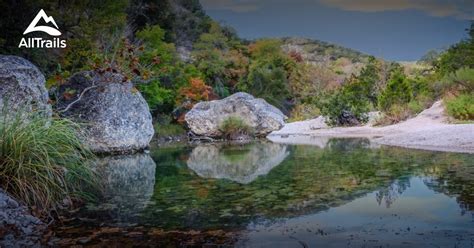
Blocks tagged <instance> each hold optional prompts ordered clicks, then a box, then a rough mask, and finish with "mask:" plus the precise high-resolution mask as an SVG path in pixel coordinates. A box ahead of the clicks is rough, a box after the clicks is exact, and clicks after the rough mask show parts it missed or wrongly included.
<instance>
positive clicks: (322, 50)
mask: <svg viewBox="0 0 474 248" xmlns="http://www.w3.org/2000/svg"><path fill="white" fill-rule="evenodd" d="M281 40H282V42H283V44H284V45H283V49H284V50H285V51H287V52H289V51H297V52H299V53H301V55H302V56H303V58H304V59H305V60H306V61H307V62H312V63H326V64H327V63H329V62H331V61H336V60H337V59H340V58H347V59H349V60H350V61H351V62H352V63H358V62H361V63H367V60H368V58H369V55H368V54H365V53H362V52H359V51H357V50H354V49H351V48H346V47H343V46H339V45H336V44H331V43H329V42H325V41H320V40H315V39H307V38H298V37H286V38H282V39H281Z"/></svg>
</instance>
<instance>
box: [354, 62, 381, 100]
mask: <svg viewBox="0 0 474 248" xmlns="http://www.w3.org/2000/svg"><path fill="white" fill-rule="evenodd" d="M379 73H380V68H379V64H378V61H377V60H376V59H375V57H369V62H368V63H367V64H366V66H365V67H364V68H362V71H361V72H360V75H359V76H358V77H357V80H358V81H359V82H360V88H359V89H358V90H362V92H361V93H362V94H364V95H365V97H366V98H367V99H368V100H369V101H370V103H372V105H373V106H377V96H378V93H379V92H377V89H376V86H377V83H378V82H379V81H380V76H379Z"/></svg>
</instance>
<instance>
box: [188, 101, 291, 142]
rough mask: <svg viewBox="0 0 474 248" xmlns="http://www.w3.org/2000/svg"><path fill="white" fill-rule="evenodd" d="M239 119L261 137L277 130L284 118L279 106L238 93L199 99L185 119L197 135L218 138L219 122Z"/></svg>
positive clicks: (219, 132)
mask: <svg viewBox="0 0 474 248" xmlns="http://www.w3.org/2000/svg"><path fill="white" fill-rule="evenodd" d="M231 116H235V117H239V118H241V119H242V120H243V121H244V122H245V123H246V124H247V125H249V126H250V127H251V128H253V130H254V131H255V135H257V136H264V135H266V134H268V133H270V132H272V131H276V130H279V129H280V128H282V127H283V125H284V124H285V119H286V118H287V117H286V116H285V115H284V114H283V113H282V112H281V111H280V110H279V109H277V108H276V107H274V106H272V105H270V104H268V103H267V102H266V101H265V100H263V99H260V98H254V97H253V96H252V95H250V94H247V93H243V92H239V93H235V94H233V95H231V96H229V97H227V98H224V99H222V100H215V101H209V102H200V103H198V104H196V105H195V106H194V107H193V108H192V109H191V111H189V112H188V113H187V114H186V116H185V120H186V123H187V124H188V126H189V128H190V129H191V131H192V132H193V133H194V134H196V135H199V136H207V137H220V136H222V132H221V130H219V128H220V126H221V124H222V122H223V121H224V120H225V119H227V118H229V117H231Z"/></svg>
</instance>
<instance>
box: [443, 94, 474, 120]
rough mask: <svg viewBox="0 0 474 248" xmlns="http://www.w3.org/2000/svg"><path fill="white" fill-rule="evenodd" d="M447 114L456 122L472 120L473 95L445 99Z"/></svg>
mask: <svg viewBox="0 0 474 248" xmlns="http://www.w3.org/2000/svg"><path fill="white" fill-rule="evenodd" d="M445 105H446V110H447V112H448V114H449V115H450V116H452V117H454V118H456V119H458V120H474V93H464V94H461V95H459V96H457V97H454V98H448V99H445Z"/></svg>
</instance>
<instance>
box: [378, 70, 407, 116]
mask: <svg viewBox="0 0 474 248" xmlns="http://www.w3.org/2000/svg"><path fill="white" fill-rule="evenodd" d="M411 99H412V89H411V87H410V83H409V80H408V79H407V78H406V76H405V74H404V73H403V71H401V70H400V69H395V70H394V71H393V72H392V73H391V76H390V80H389V82H388V84H387V87H386V89H385V90H384V91H383V92H382V94H381V95H380V97H379V107H380V109H382V110H388V109H390V107H391V106H392V105H395V104H401V105H403V104H406V103H408V102H410V100H411Z"/></svg>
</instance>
